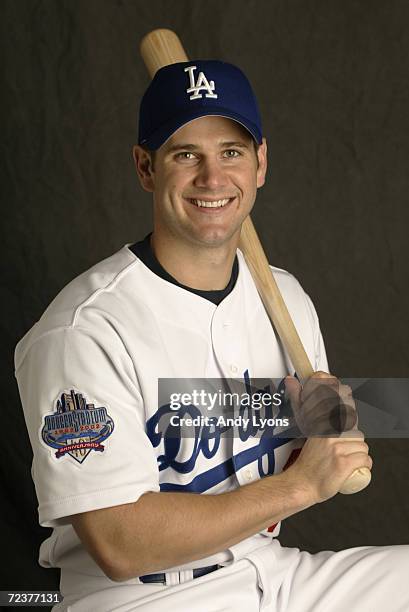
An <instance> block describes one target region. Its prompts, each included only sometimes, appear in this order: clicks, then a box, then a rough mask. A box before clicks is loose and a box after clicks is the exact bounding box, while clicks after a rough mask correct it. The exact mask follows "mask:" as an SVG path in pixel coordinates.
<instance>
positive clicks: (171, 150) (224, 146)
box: [166, 140, 249, 153]
mask: <svg viewBox="0 0 409 612" xmlns="http://www.w3.org/2000/svg"><path fill="white" fill-rule="evenodd" d="M230 147H240V148H242V149H248V148H249V145H248V144H246V143H245V142H243V141H242V140H234V141H228V142H221V143H220V148H222V149H228V148H230ZM182 149H183V151H197V150H198V149H200V147H199V146H197V145H194V144H190V143H186V144H174V145H172V146H171V147H169V149H168V150H167V151H166V152H167V153H174V152H175V151H180V150H182Z"/></svg>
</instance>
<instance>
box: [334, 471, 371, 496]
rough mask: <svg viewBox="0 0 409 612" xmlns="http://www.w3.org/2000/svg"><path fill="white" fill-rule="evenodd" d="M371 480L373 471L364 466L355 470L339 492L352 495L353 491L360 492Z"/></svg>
mask: <svg viewBox="0 0 409 612" xmlns="http://www.w3.org/2000/svg"><path fill="white" fill-rule="evenodd" d="M370 482H371V472H370V470H368V468H366V467H363V468H359V469H358V470H355V471H354V472H353V473H352V474H351V476H350V477H349V478H348V479H347V480H346V481H345V482H344V484H343V485H342V487H341V488H340V490H339V492H340V493H343V494H344V495H350V494H351V493H358V491H362V489H365V487H367V486H368V485H369V483H370Z"/></svg>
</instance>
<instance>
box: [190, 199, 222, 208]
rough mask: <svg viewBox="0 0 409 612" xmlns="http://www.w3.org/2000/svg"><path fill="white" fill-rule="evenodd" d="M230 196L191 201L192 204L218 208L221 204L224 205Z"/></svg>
mask: <svg viewBox="0 0 409 612" xmlns="http://www.w3.org/2000/svg"><path fill="white" fill-rule="evenodd" d="M229 200H230V198H227V199H225V200H213V201H209V200H193V199H192V202H193V204H196V206H199V207H201V206H204V207H205V208H220V207H221V206H225V205H226V204H227V202H229Z"/></svg>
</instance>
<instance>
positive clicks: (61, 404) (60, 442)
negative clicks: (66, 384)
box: [40, 389, 114, 463]
mask: <svg viewBox="0 0 409 612" xmlns="http://www.w3.org/2000/svg"><path fill="white" fill-rule="evenodd" d="M113 431H114V421H113V420H112V418H111V417H110V416H109V414H108V412H107V409H106V408H105V407H104V406H99V407H98V408H97V407H95V404H88V403H87V400H86V398H85V397H84V395H83V394H82V393H77V392H76V391H75V390H74V389H71V390H70V391H68V392H66V391H63V392H62V393H61V395H60V396H59V398H58V399H57V400H56V402H55V408H54V411H53V412H52V413H48V414H46V415H45V416H44V419H43V422H42V428H41V431H40V436H41V439H42V441H43V442H45V444H46V445H47V446H49V447H51V448H54V449H57V451H56V453H55V457H56V458H57V459H60V458H61V457H63V456H64V455H68V456H70V457H72V459H74V460H75V461H76V462H78V463H83V462H84V461H85V459H86V458H87V457H88V455H89V454H90V453H91V451H99V452H103V451H104V450H105V446H104V445H103V444H102V442H103V441H104V440H106V439H107V438H108V437H109V436H110V435H111V434H112V432H113Z"/></svg>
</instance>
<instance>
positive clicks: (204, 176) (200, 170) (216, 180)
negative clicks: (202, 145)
mask: <svg viewBox="0 0 409 612" xmlns="http://www.w3.org/2000/svg"><path fill="white" fill-rule="evenodd" d="M194 184H195V186H196V187H201V188H202V189H209V190H212V191H217V190H220V189H222V188H224V187H226V185H227V175H226V172H225V169H224V168H223V166H222V162H221V161H219V160H218V159H211V158H203V159H202V160H201V161H200V163H199V164H198V166H197V174H196V177H195V180H194Z"/></svg>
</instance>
